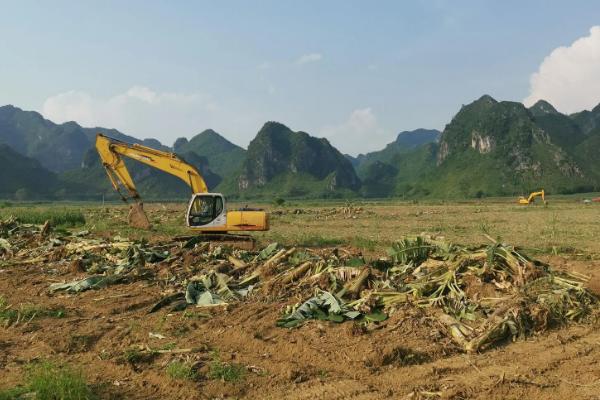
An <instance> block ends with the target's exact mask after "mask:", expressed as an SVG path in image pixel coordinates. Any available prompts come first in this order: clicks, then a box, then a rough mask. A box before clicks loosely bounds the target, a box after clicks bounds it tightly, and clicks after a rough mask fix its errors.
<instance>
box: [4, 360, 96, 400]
mask: <svg viewBox="0 0 600 400" xmlns="http://www.w3.org/2000/svg"><path fill="white" fill-rule="evenodd" d="M26 393H27V394H29V393H35V396H33V397H32V398H35V399H36V400H59V399H60V400H87V399H94V398H95V396H94V394H93V393H92V390H91V389H90V387H89V385H88V384H87V382H86V380H85V378H84V377H83V374H82V373H81V371H80V370H78V369H74V368H72V367H70V366H68V365H65V364H55V363H52V362H49V361H43V362H40V363H35V364H31V365H29V366H28V367H27V371H26V376H25V385H23V386H19V387H16V388H12V389H8V390H4V391H1V392H0V400H9V399H19V398H22V396H23V395H24V394H26ZM28 398H29V397H28Z"/></svg>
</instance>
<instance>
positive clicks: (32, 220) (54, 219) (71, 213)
mask: <svg viewBox="0 0 600 400" xmlns="http://www.w3.org/2000/svg"><path fill="white" fill-rule="evenodd" d="M10 216H12V217H15V218H17V219H18V220H19V221H20V222H22V223H25V224H37V225H41V224H43V223H45V222H46V221H50V225H51V226H54V227H69V228H70V227H76V226H81V225H85V216H84V215H83V213H82V212H81V211H79V210H74V209H69V208H47V209H38V208H33V207H27V208H25V207H13V208H10V209H5V210H0V218H7V217H10Z"/></svg>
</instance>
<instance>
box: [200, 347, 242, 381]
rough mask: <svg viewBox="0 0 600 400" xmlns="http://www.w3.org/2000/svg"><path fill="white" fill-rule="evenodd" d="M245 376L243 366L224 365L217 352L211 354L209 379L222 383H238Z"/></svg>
mask: <svg viewBox="0 0 600 400" xmlns="http://www.w3.org/2000/svg"><path fill="white" fill-rule="evenodd" d="M245 375H246V368H244V366H243V365H240V364H234V363H225V362H223V361H221V357H220V356H219V353H218V352H213V354H212V361H211V363H210V365H209V371H208V377H209V378H211V379H219V380H222V381H224V382H239V381H241V380H242V379H244V377H245Z"/></svg>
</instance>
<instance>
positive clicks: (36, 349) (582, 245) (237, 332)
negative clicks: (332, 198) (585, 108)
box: [0, 200, 600, 399]
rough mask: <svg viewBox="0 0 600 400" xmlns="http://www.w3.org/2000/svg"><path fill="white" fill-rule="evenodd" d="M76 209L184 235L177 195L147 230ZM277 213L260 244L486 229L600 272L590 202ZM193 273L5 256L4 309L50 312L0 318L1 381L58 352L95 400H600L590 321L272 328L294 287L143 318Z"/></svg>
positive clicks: (301, 208)
mask: <svg viewBox="0 0 600 400" xmlns="http://www.w3.org/2000/svg"><path fill="white" fill-rule="evenodd" d="M69 207H74V208H77V209H81V210H82V212H83V213H84V215H85V217H86V221H87V223H86V226H84V227H78V228H76V229H75V230H81V229H84V228H85V229H89V230H90V231H91V233H90V235H91V236H92V237H114V236H115V235H122V236H128V237H131V238H134V239H142V238H145V239H148V240H150V241H156V240H161V239H165V238H168V237H171V236H173V235H175V234H181V233H185V230H183V228H181V227H179V225H178V224H179V221H181V220H182V216H181V212H182V211H181V209H182V207H181V206H180V205H158V204H157V205H151V206H150V207H148V208H149V210H150V217H151V220H153V222H154V223H155V225H156V226H157V227H156V229H155V231H154V232H152V233H150V234H148V233H144V232H138V231H133V230H130V229H127V228H124V227H123V225H122V224H123V223H124V220H125V211H126V210H125V209H124V208H121V207H87V206H85V207H81V206H69ZM271 211H272V212H273V217H272V225H273V227H272V230H271V231H270V232H268V233H265V234H261V235H257V237H258V239H259V244H261V245H264V244H267V243H269V242H271V241H279V242H280V243H284V244H286V245H298V246H309V247H314V248H319V247H328V248H329V247H338V248H341V249H345V251H348V252H352V253H357V254H359V253H362V254H364V255H366V257H367V259H373V258H375V257H377V256H378V255H385V249H386V248H387V247H389V245H390V244H391V243H392V242H393V241H394V240H396V239H398V238H400V237H403V236H405V235H415V234H420V233H423V232H425V233H429V234H435V235H438V236H443V237H444V238H445V239H446V240H449V241H453V242H458V243H465V244H476V243H477V244H479V243H484V242H485V241H486V239H485V238H484V237H483V236H484V234H487V235H490V236H493V237H499V238H501V239H502V240H505V241H509V242H510V243H512V244H514V245H519V246H522V247H523V248H525V249H528V251H529V252H531V253H533V254H534V255H535V257H536V258H538V259H541V260H542V261H544V262H546V263H548V264H549V265H551V266H553V268H555V269H557V270H564V271H574V272H577V273H580V274H585V275H588V276H590V275H594V274H599V273H600V262H599V261H596V260H597V259H598V255H599V254H600V244H598V242H597V238H598V234H599V233H600V232H599V231H600V228H599V227H598V224H597V219H598V213H599V212H600V208H598V207H597V205H595V204H593V205H590V206H587V205H582V204H580V203H577V202H575V201H571V200H570V201H565V202H561V203H556V204H551V206H550V207H548V208H544V207H525V208H522V207H518V206H516V205H513V204H509V203H507V202H497V203H493V202H487V203H486V202H483V203H465V204H404V203H403V204H394V203H391V202H389V203H385V204H374V205H370V204H368V203H362V204H353V205H347V204H332V205H330V206H328V207H322V206H319V207H317V206H311V205H308V204H298V205H291V206H288V207H280V208H277V209H273V210H271ZM7 212H8V211H6V210H4V211H3V214H6V213H7ZM186 251H190V252H193V250H185V249H184V250H182V252H184V254H183V255H182V257H183V258H184V259H185V257H186V256H185V252H186ZM191 263H193V261H191ZM0 265H2V264H0ZM188 267H189V265H179V266H176V268H174V269H173V270H168V269H166V268H162V267H160V266H159V267H157V269H156V270H154V271H152V277H153V278H152V279H145V278H140V279H134V280H128V281H125V282H118V283H115V284H112V285H110V286H107V287H102V288H99V289H97V290H87V291H82V292H80V293H65V292H62V291H56V292H50V291H49V286H50V285H52V284H55V283H60V282H69V281H72V280H75V279H81V278H83V277H85V276H87V274H86V273H84V272H83V271H82V269H81V267H80V266H78V265H77V264H76V263H73V262H71V261H69V260H64V261H62V262H61V261H60V260H58V262H57V260H53V262H49V261H47V260H45V261H40V262H34V263H27V264H24V263H14V264H10V265H3V266H1V267H0V295H1V296H2V297H3V298H4V299H5V301H6V303H7V304H10V305H12V306H13V308H18V307H23V306H27V305H32V306H35V307H36V309H37V310H45V311H44V312H42V311H40V312H38V313H37V314H38V315H35V314H33V315H31V317H28V318H22V319H21V318H19V317H17V320H16V321H11V323H10V324H5V326H2V327H0V389H5V390H6V389H9V388H13V387H15V386H18V385H20V384H22V382H23V379H24V376H25V374H26V370H27V366H28V365H30V364H31V363H32V362H35V361H36V360H53V361H56V362H60V363H66V364H69V365H72V366H76V367H78V368H81V370H82V371H83V373H84V376H85V378H86V380H87V382H88V383H89V385H90V387H91V388H92V389H93V392H94V393H95V395H96V396H97V397H99V398H111V399H113V398H123V399H192V398H200V399H236V398H248V399H382V398H390V399H397V398H400V399H402V398H406V399H438V398H441V399H517V398H518V399H564V398H573V399H600V329H599V328H600V323H599V322H598V321H595V320H592V321H587V322H586V323H580V324H579V323H574V324H570V325H568V326H563V327H556V328H552V329H549V330H547V331H544V332H541V333H539V334H536V335H533V336H530V337H528V338H526V339H520V340H517V341H515V342H510V341H504V342H502V343H499V344H498V345H495V346H493V347H492V348H490V349H488V350H486V351H482V352H475V353H466V352H464V351H463V349H462V348H460V346H457V344H456V343H455V342H454V341H453V340H452V339H451V337H449V335H448V334H447V332H446V331H445V329H444V327H443V326H441V325H440V324H439V323H438V322H437V321H436V320H435V319H433V318H431V315H430V314H429V313H428V312H426V311H425V310H421V309H419V308H418V307H409V306H406V307H402V306H401V307H398V309H397V310H396V312H395V313H393V314H391V316H390V318H389V319H387V320H385V321H383V322H380V323H376V324H375V323H374V324H368V325H361V324H358V323H355V322H352V321H346V322H343V323H335V322H330V321H321V320H309V321H307V322H306V323H304V324H303V325H301V326H299V327H297V328H294V329H286V328H281V327H278V326H276V321H277V320H278V318H280V317H281V315H282V313H283V312H284V310H285V309H286V306H289V305H290V304H293V303H296V302H302V301H303V300H305V297H304V293H301V292H298V293H295V294H293V295H291V296H290V297H288V298H286V299H282V298H279V297H277V296H272V297H269V296H257V297H252V296H250V297H249V298H248V299H245V300H244V301H241V302H236V303H231V304H227V305H216V306H214V307H198V308H196V307H191V308H190V307H188V308H187V309H186V310H185V311H180V312H173V311H170V310H168V309H166V308H164V309H160V310H158V311H157V312H153V313H149V311H150V309H151V308H152V307H153V305H154V304H156V303H157V302H158V301H159V300H161V299H162V298H164V297H165V293H166V288H167V286H168V282H169V281H170V280H171V279H175V278H174V277H176V276H177V275H178V274H179V273H180V271H183V270H185V269H186V268H188ZM48 310H51V311H53V312H56V310H60V312H59V313H58V314H56V313H53V312H46V311H48ZM174 362H175V363H179V364H180V365H190V366H192V367H193V374H185V373H184V374H177V373H174V372H173V370H171V371H170V372H169V368H170V366H172V365H173V364H174Z"/></svg>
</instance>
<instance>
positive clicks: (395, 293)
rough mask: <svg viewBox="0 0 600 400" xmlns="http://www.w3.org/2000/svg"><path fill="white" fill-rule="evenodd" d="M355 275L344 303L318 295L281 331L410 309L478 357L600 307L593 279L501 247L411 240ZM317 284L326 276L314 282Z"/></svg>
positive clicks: (291, 312) (291, 314) (290, 315)
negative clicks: (589, 284)
mask: <svg viewBox="0 0 600 400" xmlns="http://www.w3.org/2000/svg"><path fill="white" fill-rule="evenodd" d="M490 239H491V238H490ZM344 269H346V270H347V269H348V267H336V268H333V269H330V270H329V272H330V273H333V272H337V274H335V275H336V276H338V277H339V276H341V275H342V274H340V272H343V271H344ZM289 274H295V272H294V271H291V272H289ZM355 275H356V278H355V279H354V280H353V281H351V283H350V284H349V285H346V286H344V287H342V288H341V289H340V288H337V287H331V289H332V290H338V289H340V290H339V291H338V292H337V293H336V294H335V295H334V296H333V298H335V299H337V300H338V301H337V302H333V301H332V300H331V298H325V299H324V298H323V295H322V294H320V295H317V296H315V297H313V298H311V299H309V300H307V301H306V302H305V303H303V304H300V305H296V306H294V307H291V308H289V309H288V310H287V312H286V315H285V316H284V318H282V319H281V320H280V321H279V324H280V325H282V326H289V327H291V326H297V325H298V324H299V323H300V322H301V321H302V320H305V319H308V318H320V319H332V318H331V317H330V316H329V314H332V313H333V314H335V315H336V318H335V319H332V320H340V318H343V319H357V318H360V317H361V316H363V317H365V318H366V319H367V320H369V317H368V316H369V315H381V313H382V312H384V313H386V314H390V313H393V312H394V311H395V310H396V309H397V308H399V307H400V306H405V305H410V306H415V307H423V308H428V309H430V310H431V312H432V313H433V314H434V315H435V316H436V317H437V319H438V321H439V322H440V324H441V325H442V326H443V327H444V328H445V330H446V331H447V332H448V334H449V335H450V336H451V337H452V339H453V340H454V341H455V342H456V343H457V344H458V345H460V346H461V347H462V348H463V349H464V350H465V351H467V352H473V351H481V350H485V349H486V348H488V347H490V346H491V345H493V344H495V343H498V342H499V341H502V340H516V339H518V338H521V337H525V336H527V335H531V334H534V333H536V332H540V331H544V330H546V329H548V328H551V327H554V326H559V325H563V324H567V323H569V322H571V321H583V320H584V319H586V318H589V317H591V316H592V315H593V314H594V311H597V306H598V299H597V298H596V297H595V296H594V295H593V294H591V293H590V292H589V291H588V290H587V289H586V288H585V286H584V284H585V282H586V281H587V280H589V277H586V276H584V275H579V274H576V273H568V272H559V271H556V270H553V269H552V268H551V267H550V266H549V265H546V264H544V263H542V262H540V261H536V260H533V259H531V258H529V257H527V256H526V255H525V254H523V253H522V252H520V251H519V250H517V249H516V248H514V247H512V246H508V245H505V244H501V243H498V242H496V241H493V240H492V243H491V244H490V245H488V246H481V247H476V248H473V247H465V246H459V245H453V244H449V243H446V242H442V241H436V240H432V239H429V238H425V237H416V238H414V239H403V240H401V241H398V242H396V243H395V244H394V245H393V246H392V248H391V249H390V250H389V258H388V259H387V262H386V261H385V260H380V261H379V262H378V263H374V265H373V266H372V267H364V268H362V269H361V270H360V272H357V273H355ZM315 276H319V273H317V274H316V275H314V276H312V277H309V278H308V279H309V280H311V279H313V280H314V278H315ZM305 281H306V279H305ZM333 281H334V279H330V283H331V282H333ZM334 286H335V285H334ZM315 310H316V311H315ZM351 311H357V312H359V314H358V315H357V314H354V313H351ZM381 319H383V318H378V320H381Z"/></svg>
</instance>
